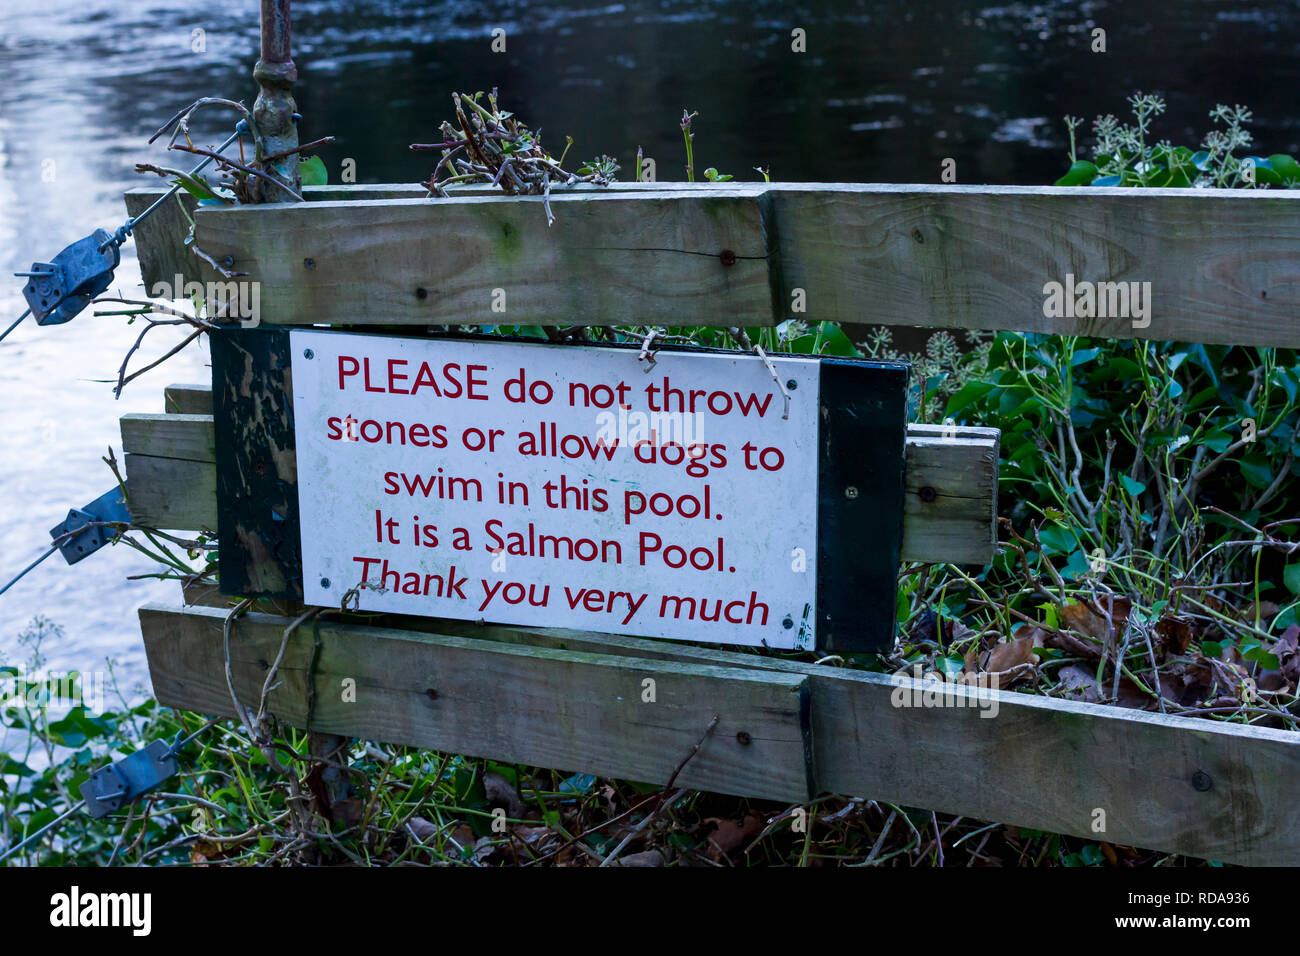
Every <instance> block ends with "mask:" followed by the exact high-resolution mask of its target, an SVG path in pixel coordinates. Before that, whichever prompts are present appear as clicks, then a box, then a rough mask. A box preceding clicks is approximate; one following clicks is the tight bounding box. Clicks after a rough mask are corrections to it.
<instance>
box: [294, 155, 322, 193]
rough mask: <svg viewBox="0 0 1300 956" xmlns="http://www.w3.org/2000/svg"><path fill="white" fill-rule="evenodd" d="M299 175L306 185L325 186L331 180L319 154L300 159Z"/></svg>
mask: <svg viewBox="0 0 1300 956" xmlns="http://www.w3.org/2000/svg"><path fill="white" fill-rule="evenodd" d="M298 177H299V178H300V179H301V180H302V184H303V185H304V186H324V185H325V184H326V183H328V182H329V173H328V172H326V170H325V163H324V161H323V160H322V159H321V158H320V157H319V156H313V157H311V158H310V159H299V160H298Z"/></svg>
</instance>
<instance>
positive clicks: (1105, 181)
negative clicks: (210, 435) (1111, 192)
mask: <svg viewBox="0 0 1300 956" xmlns="http://www.w3.org/2000/svg"><path fill="white" fill-rule="evenodd" d="M1088 185H1090V186H1119V185H1121V182H1120V178H1119V177H1118V176H1098V177H1097V178H1096V179H1094V180H1093V181H1092V182H1091V183H1089V184H1088Z"/></svg>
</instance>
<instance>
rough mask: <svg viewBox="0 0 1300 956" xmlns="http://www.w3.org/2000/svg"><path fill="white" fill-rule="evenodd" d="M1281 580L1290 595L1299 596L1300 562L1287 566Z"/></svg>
mask: <svg viewBox="0 0 1300 956" xmlns="http://www.w3.org/2000/svg"><path fill="white" fill-rule="evenodd" d="M1282 580H1283V581H1285V582H1286V588H1287V590H1288V591H1290V592H1291V593H1292V594H1300V562H1297V563H1295V564H1288V565H1287V566H1286V570H1285V571H1283V572H1282Z"/></svg>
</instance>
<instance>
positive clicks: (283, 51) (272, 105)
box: [253, 0, 302, 202]
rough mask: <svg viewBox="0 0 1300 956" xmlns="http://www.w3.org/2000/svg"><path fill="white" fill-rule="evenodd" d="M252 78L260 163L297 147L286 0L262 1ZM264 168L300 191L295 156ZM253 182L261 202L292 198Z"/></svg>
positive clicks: (294, 74) (262, 182) (295, 74)
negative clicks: (258, 45)
mask: <svg viewBox="0 0 1300 956" xmlns="http://www.w3.org/2000/svg"><path fill="white" fill-rule="evenodd" d="M253 77H254V78H255V79H256V80H257V85H258V87H259V89H258V93H257V101H256V102H255V103H254V104H253V122H254V123H256V124H257V132H258V134H259V136H260V142H259V143H258V148H259V151H258V159H261V158H262V157H263V156H274V155H275V154H276V153H282V152H284V151H285V150H288V149H293V148H294V147H296V146H297V145H298V127H297V125H296V124H295V123H294V121H293V114H294V110H295V104H294V102H293V85H294V83H296V82H297V80H298V69H297V67H295V66H294V65H293V57H292V56H291V55H290V52H289V0H262V55H261V58H260V59H259V60H258V61H257V66H255V67H253ZM266 168H267V169H268V171H269V172H271V173H272V174H273V175H275V176H276V177H277V178H279V179H280V180H281V181H283V182H286V183H289V184H290V185H291V186H293V188H294V189H296V190H299V191H301V189H302V182H301V180H300V179H299V177H298V154H297V153H295V154H293V155H292V156H285V157H283V158H281V159H276V160H272V161H271V162H270V163H268V164H267V165H266ZM256 182H257V187H256V189H257V196H258V198H259V200H260V201H261V202H289V201H291V200H292V198H293V197H291V196H290V195H289V194H288V193H286V192H285V191H284V190H283V189H280V188H279V187H278V186H273V185H272V184H271V183H268V182H266V181H265V180H262V179H258V180H257V181H256Z"/></svg>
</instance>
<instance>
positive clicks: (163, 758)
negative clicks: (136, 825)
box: [81, 735, 180, 819]
mask: <svg viewBox="0 0 1300 956" xmlns="http://www.w3.org/2000/svg"><path fill="white" fill-rule="evenodd" d="M179 740H180V736H179V735H177V743H179ZM177 769H178V768H177V766H176V745H175V744H172V745H169V744H168V743H167V742H166V741H165V740H154V741H152V742H151V743H150V744H149V746H147V747H145V748H144V749H143V750H137V751H136V752H135V753H133V754H131V755H130V756H127V757H123V758H122V759H121V760H119V761H117V762H116V763H111V764H109V765H108V766H106V767H100V768H99V769H98V770H96V771H95V772H94V773H92V774H91V775H90V776H89V777H87V778H86V780H85V782H83V783H82V785H81V796H82V798H83V799H85V801H86V812H87V813H89V814H90V815H91V816H92V817H95V818H96V819H98V818H100V817H105V816H108V814H110V813H112V812H114V811H115V810H120V809H122V807H124V806H126V805H127V804H128V803H132V802H133V801H135V800H137V799H139V798H140V797H141V796H143V795H144V794H146V793H148V792H149V791H150V790H156V789H158V787H160V786H161V785H162V783H163V781H165V780H167V779H168V778H169V777H174V776H175V775H176V773H177Z"/></svg>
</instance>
